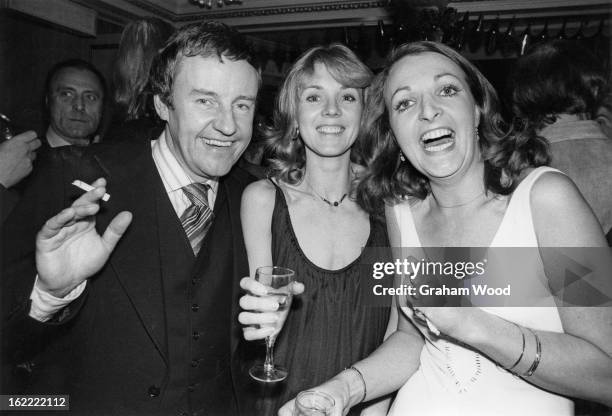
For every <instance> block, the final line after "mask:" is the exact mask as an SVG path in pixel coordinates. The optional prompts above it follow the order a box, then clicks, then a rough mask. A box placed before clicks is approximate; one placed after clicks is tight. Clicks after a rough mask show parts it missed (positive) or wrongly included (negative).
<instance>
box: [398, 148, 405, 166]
mask: <svg viewBox="0 0 612 416" xmlns="http://www.w3.org/2000/svg"><path fill="white" fill-rule="evenodd" d="M399 158H400V160H401V161H402V163H403V162H405V161H406V156H404V153H403V152H402V151H401V150H400V152H399Z"/></svg>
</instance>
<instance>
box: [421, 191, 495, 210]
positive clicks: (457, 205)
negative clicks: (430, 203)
mask: <svg viewBox="0 0 612 416" xmlns="http://www.w3.org/2000/svg"><path fill="white" fill-rule="evenodd" d="M485 192H486V191H482V192H481V193H479V194H478V195H476V196H475V197H474V198H472V199H470V200H469V201H466V202H461V203H459V204H455V205H442V204H441V203H440V202H439V201H438V199H437V198H436V197H435V196H434V195H433V193H432V197H433V198H434V199H435V200H436V203H437V204H438V206H439V207H440V208H459V207H464V206H466V205H468V204H470V203H472V202H474V201H476V200H477V199H478V198H480V197H481V196H483V195H484V194H485Z"/></svg>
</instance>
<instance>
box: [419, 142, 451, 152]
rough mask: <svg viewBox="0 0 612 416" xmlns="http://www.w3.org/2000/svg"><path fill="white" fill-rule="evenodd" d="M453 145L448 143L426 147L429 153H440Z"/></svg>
mask: <svg viewBox="0 0 612 416" xmlns="http://www.w3.org/2000/svg"><path fill="white" fill-rule="evenodd" d="M452 145H453V142H452V141H450V142H446V143H443V144H439V145H437V146H436V145H434V146H425V150H427V151H428V152H439V151H441V150H444V149H446V148H447V147H450V146H452Z"/></svg>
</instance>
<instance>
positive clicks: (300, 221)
mask: <svg viewBox="0 0 612 416" xmlns="http://www.w3.org/2000/svg"><path fill="white" fill-rule="evenodd" d="M371 78H372V74H371V72H370V70H369V69H368V68H367V67H366V66H365V65H364V64H363V63H362V62H361V61H359V59H358V58H357V57H356V56H355V54H354V53H353V52H352V51H351V50H350V49H348V48H347V47H345V46H343V45H340V44H332V45H330V46H328V47H315V48H313V49H311V50H309V51H308V52H306V53H305V54H304V55H303V56H302V57H301V58H300V59H298V61H297V62H296V63H295V64H294V66H293V67H292V69H291V70H290V71H289V73H288V75H287V78H286V80H285V82H284V84H283V86H282V88H281V90H280V92H279V97H278V101H277V108H276V114H275V123H274V128H273V129H272V131H271V132H270V145H271V148H272V151H273V154H274V158H273V160H272V161H271V166H272V173H271V178H270V179H265V180H260V181H258V182H255V183H253V184H252V185H250V186H249V187H248V188H247V189H246V190H245V192H244V194H243V197H242V212H241V218H242V224H243V232H244V237H245V243H246V247H247V254H248V257H249V265H250V270H251V278H245V279H243V281H242V282H241V283H242V287H243V288H244V289H247V290H248V291H249V292H250V293H254V292H255V293H258V292H257V289H258V288H257V286H258V285H259V283H257V282H255V281H254V280H253V279H252V276H253V275H254V273H255V270H256V269H257V267H259V266H265V265H272V264H273V265H278V266H285V267H289V268H291V269H293V270H295V272H296V280H298V281H299V282H301V283H303V284H304V288H305V290H304V293H302V294H301V295H300V296H296V297H295V299H294V301H293V304H292V307H291V311H290V313H289V315H288V318H287V321H286V322H285V325H284V328H283V329H282V331H281V332H280V334H279V336H278V339H277V341H276V346H275V361H276V362H278V363H279V364H282V365H283V366H285V367H286V368H287V369H288V370H289V376H288V378H287V379H286V380H285V381H283V382H281V383H278V384H277V385H273V386H262V385H258V384H257V382H255V381H251V382H250V383H247V390H249V389H250V390H249V391H250V393H248V394H240V396H239V401H240V402H241V403H243V404H245V405H246V406H245V409H244V410H245V413H249V412H252V413H253V414H276V411H277V410H278V408H279V407H280V406H281V405H282V404H283V403H284V402H285V401H286V400H288V399H289V398H291V397H293V396H294V395H295V394H296V393H297V392H299V391H300V390H304V389H307V388H309V387H313V386H316V385H317V384H319V383H320V382H321V381H323V380H325V379H326V378H327V377H329V376H331V375H334V374H335V373H336V372H338V371H340V370H342V369H343V368H345V367H348V366H350V364H351V363H352V362H354V361H355V359H358V358H362V357H365V356H367V355H368V354H369V353H370V352H371V351H373V350H374V349H375V348H376V347H377V346H378V345H379V344H380V343H381V342H382V340H383V337H384V334H385V331H386V328H387V321H388V316H389V308H388V307H387V308H385V307H368V305H367V303H368V302H367V299H366V297H365V296H364V294H363V293H365V292H364V291H362V289H363V288H362V285H363V284H365V281H362V279H361V278H360V273H359V271H360V263H361V261H362V256H363V253H362V251H363V249H364V247H381V246H387V245H388V238H387V234H386V230H385V224H384V222H382V221H381V220H377V219H376V218H374V217H373V216H369V215H368V214H367V213H366V212H365V211H363V210H362V209H361V208H360V207H359V206H358V205H357V204H356V202H355V200H354V199H353V191H354V185H355V182H356V180H357V179H358V176H359V174H360V172H361V170H362V167H361V166H360V165H359V164H357V163H354V162H353V161H352V159H353V160H356V154H355V153H356V150H355V147H356V146H355V143H356V142H358V140H359V139H358V137H359V132H360V125H361V115H362V109H363V100H364V88H365V87H367V86H368V85H369V83H370V81H371ZM261 301H269V302H270V303H275V302H274V301H272V300H271V299H267V298H256V297H255V296H251V295H245V296H244V297H243V298H242V299H241V302H240V304H241V306H242V308H243V309H246V310H247V311H245V312H242V313H241V314H240V317H239V320H240V322H241V323H242V324H243V325H246V327H245V329H244V335H245V339H247V340H254V339H262V338H264V337H265V336H267V335H270V330H271V328H270V327H269V326H266V325H261V326H260V325H258V324H261V323H263V322H264V321H265V319H266V316H268V317H271V318H274V317H275V314H274V312H268V313H256V312H251V311H257V312H261V311H262V310H263V309H265V308H260V307H261V306H263V303H261ZM274 306H276V305H272V307H273V308H274ZM249 347H251V348H250V349H253V348H252V345H251V346H246V348H249ZM262 357H263V349H261V350H257V351H256V353H255V355H254V356H251V358H258V359H262ZM243 363H244V368H245V369H247V370H248V367H249V366H250V365H251V364H252V362H251V361H249V360H246V359H245V360H244V361H243ZM243 376H244V373H243ZM243 378H248V375H247V376H245V377H243ZM242 410H243V409H241V411H242Z"/></svg>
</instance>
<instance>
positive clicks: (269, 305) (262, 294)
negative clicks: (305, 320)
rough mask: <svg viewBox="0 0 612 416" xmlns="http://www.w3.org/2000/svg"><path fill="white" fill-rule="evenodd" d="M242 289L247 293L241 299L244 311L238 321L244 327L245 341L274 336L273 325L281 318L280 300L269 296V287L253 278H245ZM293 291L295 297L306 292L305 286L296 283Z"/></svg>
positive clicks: (241, 306)
mask: <svg viewBox="0 0 612 416" xmlns="http://www.w3.org/2000/svg"><path fill="white" fill-rule="evenodd" d="M240 287H241V288H242V289H243V290H245V291H246V292H247V293H246V294H245V295H244V296H242V297H241V298H240V308H242V309H243V311H242V312H241V313H240V314H239V315H238V321H239V322H240V323H241V324H242V325H244V327H243V328H242V330H243V333H244V339H246V340H247V341H254V340H257V339H264V338H266V337H268V336H270V335H272V334H273V333H274V332H275V329H274V327H273V325H274V324H275V323H276V322H277V321H278V317H279V315H278V308H279V307H280V305H279V303H278V299H277V298H276V297H273V296H267V294H268V287H267V286H265V285H263V284H261V283H260V282H258V281H256V280H255V279H253V278H251V277H244V278H243V279H242V280H241V281H240ZM291 291H292V293H293V295H299V294H301V293H303V292H304V285H303V284H302V283H300V282H295V281H294V282H293V284H292V286H291Z"/></svg>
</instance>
